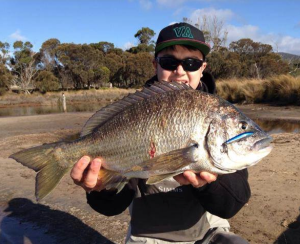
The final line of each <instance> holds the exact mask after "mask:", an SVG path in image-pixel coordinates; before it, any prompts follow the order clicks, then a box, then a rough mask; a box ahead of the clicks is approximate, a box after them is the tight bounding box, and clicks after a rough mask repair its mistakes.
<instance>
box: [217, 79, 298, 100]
mask: <svg viewBox="0 0 300 244" xmlns="http://www.w3.org/2000/svg"><path fill="white" fill-rule="evenodd" d="M217 93H218V95H219V96H221V97H222V98H224V99H226V100H228V101H229V102H232V103H274V104H277V105H300V77H299V76H298V77H293V76H290V75H281V76H276V77H271V78H268V79H265V80H257V79H251V80H249V79H248V80H245V79H240V80H238V79H231V80H220V81H218V82H217Z"/></svg>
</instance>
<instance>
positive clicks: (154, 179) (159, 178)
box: [146, 172, 180, 185]
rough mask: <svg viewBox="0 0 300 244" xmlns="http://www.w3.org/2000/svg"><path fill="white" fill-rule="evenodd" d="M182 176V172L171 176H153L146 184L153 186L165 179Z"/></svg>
mask: <svg viewBox="0 0 300 244" xmlns="http://www.w3.org/2000/svg"><path fill="white" fill-rule="evenodd" d="M178 174H180V172H175V173H170V174H163V175H153V176H150V177H149V179H148V180H147V182H146V184H148V185H153V184H157V183H159V182H161V181H163V180H165V179H168V178H171V177H173V176H176V175H178Z"/></svg>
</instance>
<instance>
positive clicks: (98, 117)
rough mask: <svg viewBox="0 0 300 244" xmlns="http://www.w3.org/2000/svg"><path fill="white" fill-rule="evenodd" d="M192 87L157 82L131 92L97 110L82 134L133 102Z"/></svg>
mask: <svg viewBox="0 0 300 244" xmlns="http://www.w3.org/2000/svg"><path fill="white" fill-rule="evenodd" d="M187 89H191V87H190V86H188V85H185V84H179V83H176V82H172V83H171V82H166V81H162V82H155V83H154V84H153V85H151V86H150V87H144V88H143V89H142V91H136V92H135V93H132V94H129V95H128V96H125V97H124V98H122V99H120V100H119V101H116V102H114V103H112V104H110V105H108V106H106V107H104V108H102V109H100V110H99V111H97V112H96V113H95V114H94V115H93V116H92V117H91V118H90V119H89V120H88V121H87V122H86V124H85V125H84V127H83V129H82V132H81V134H80V136H81V137H82V136H86V135H88V134H91V133H92V132H93V131H94V129H96V128H97V127H100V126H102V125H103V124H105V123H106V121H108V120H110V119H111V118H112V117H114V116H116V115H117V114H118V113H120V112H122V111H124V110H126V109H127V108H129V107H130V106H132V105H133V104H135V103H137V102H139V101H142V100H145V99H148V98H150V97H152V96H156V95H158V94H162V93H166V92H170V91H174V90H187Z"/></svg>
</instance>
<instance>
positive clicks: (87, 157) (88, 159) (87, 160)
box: [81, 156, 90, 163]
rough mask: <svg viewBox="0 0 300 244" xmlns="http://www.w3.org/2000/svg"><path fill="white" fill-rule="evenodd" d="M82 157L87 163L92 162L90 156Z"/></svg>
mask: <svg viewBox="0 0 300 244" xmlns="http://www.w3.org/2000/svg"><path fill="white" fill-rule="evenodd" d="M81 159H82V160H83V161H84V162H85V163H88V162H90V157H89V156H83V157H82V158H81Z"/></svg>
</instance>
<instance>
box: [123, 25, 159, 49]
mask: <svg viewBox="0 0 300 244" xmlns="http://www.w3.org/2000/svg"><path fill="white" fill-rule="evenodd" d="M154 35H155V32H154V31H153V30H151V29H150V28H148V27H143V28H142V29H140V30H139V31H138V32H137V33H136V34H135V35H134V37H136V38H138V39H139V44H138V45H137V46H136V47H131V48H130V49H129V50H127V51H128V52H130V53H135V54H136V53H140V52H149V53H152V52H154V50H155V46H154V41H153V40H151V39H152V38H153V37H154Z"/></svg>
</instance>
